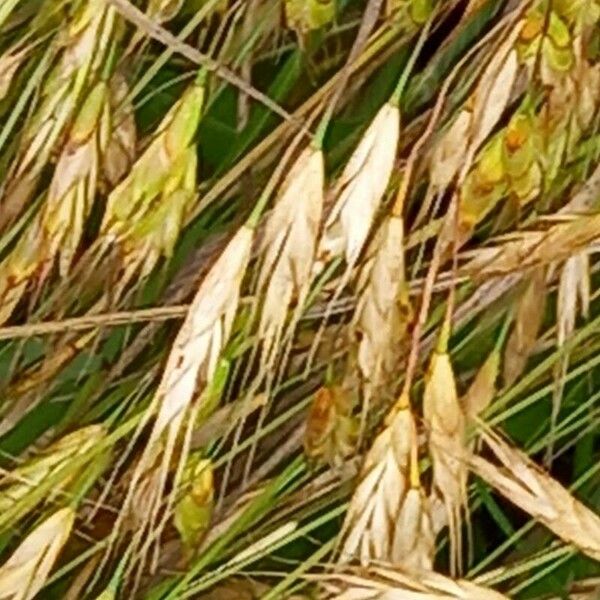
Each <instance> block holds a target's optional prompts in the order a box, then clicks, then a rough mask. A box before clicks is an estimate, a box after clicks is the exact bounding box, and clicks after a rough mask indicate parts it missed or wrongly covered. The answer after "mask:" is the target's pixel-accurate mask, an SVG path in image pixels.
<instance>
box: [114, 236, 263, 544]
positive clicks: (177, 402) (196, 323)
mask: <svg viewBox="0 0 600 600" xmlns="http://www.w3.org/2000/svg"><path fill="white" fill-rule="evenodd" d="M252 239H253V230H252V229H251V228H250V227H248V226H245V225H244V226H242V227H241V228H240V229H239V230H238V231H237V233H236V234H235V236H234V237H233V239H232V240H231V241H230V242H229V244H228V245H227V247H226V248H225V250H224V251H223V253H222V254H221V256H220V257H219V259H218V260H217V262H216V263H215V264H214V265H213V267H212V268H211V270H210V271H209V273H208V274H207V276H206V277H205V279H204V280H203V282H202V284H201V285H200V288H199V289H198V292H197V293H196V296H195V298H194V300H193V302H192V304H191V306H190V309H189V311H188V314H187V317H186V319H185V321H184V323H183V325H182V326H181V329H180V330H179V333H178V334H177V337H176V339H175V341H174V343H173V346H172V348H171V352H170V354H169V357H168V359H167V364H166V366H165V369H164V372H163V375H162V379H161V382H160V385H159V388H158V390H157V393H156V395H155V398H154V400H153V402H152V404H151V406H150V408H149V410H148V413H147V418H150V417H151V415H152V414H153V413H155V412H156V419H155V421H154V425H153V428H152V432H151V434H150V437H149V439H148V441H147V443H146V446H145V448H144V451H143V453H142V455H141V457H140V459H139V460H138V462H137V464H136V465H135V470H134V474H133V477H132V481H131V485H130V491H129V495H128V498H129V501H128V502H127V503H126V505H125V508H124V510H126V511H132V512H133V514H134V515H135V518H136V520H137V521H138V522H140V523H142V524H143V526H142V527H140V529H139V530H138V532H137V533H138V534H139V533H140V532H141V533H142V534H143V533H144V532H145V531H146V526H148V525H152V523H153V522H154V521H155V520H156V517H157V512H158V510H159V506H160V500H161V499H162V497H163V494H164V489H165V485H166V478H167V473H168V471H169V470H170V469H171V467H172V466H173V465H172V459H173V455H174V453H175V450H176V444H177V442H178V441H180V437H181V433H182V428H183V425H184V423H185V419H186V416H189V409H190V407H191V405H192V400H193V398H194V394H195V392H196V389H197V388H201V389H202V388H204V387H205V386H206V384H207V383H209V382H210V381H211V380H212V378H213V376H214V374H215V370H216V368H217V364H218V360H219V356H220V353H221V350H222V348H223V346H224V344H225V343H226V342H227V339H228V337H229V334H230V332H231V326H232V323H233V319H234V317H235V314H236V311H237V308H238V303H239V297H240V286H241V282H242V278H243V276H244V273H245V271H246V266H247V264H248V260H249V258H250V250H251V246H252ZM183 453H184V456H182V457H181V459H180V461H185V459H186V456H185V449H184V451H183Z"/></svg>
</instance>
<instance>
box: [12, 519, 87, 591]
mask: <svg viewBox="0 0 600 600" xmlns="http://www.w3.org/2000/svg"><path fill="white" fill-rule="evenodd" d="M74 521H75V511H74V510H73V509H72V508H63V509H61V510H59V511H57V512H55V513H54V514H52V515H51V516H50V517H48V518H46V519H45V520H44V521H42V522H41V523H40V524H39V525H38V526H37V527H35V529H33V531H31V533H29V535H27V537H26V538H25V539H24V540H23V541H22V542H21V544H20V545H19V546H18V547H17V549H16V550H15V551H14V552H13V553H12V554H11V556H10V558H9V559H8V560H7V561H6V562H5V563H4V564H3V565H2V566H1V567H0V598H10V599H11V600H32V599H33V598H34V597H35V596H36V595H37V594H38V592H39V591H40V590H41V589H42V588H43V587H44V585H45V583H46V580H47V579H48V575H49V574H50V571H51V570H52V567H53V566H54V563H55V562H56V559H57V558H58V555H59V554H60V551H61V550H62V548H63V546H64V545H65V543H66V541H67V539H68V538H69V535H70V534H71V529H72V527H73V523H74Z"/></svg>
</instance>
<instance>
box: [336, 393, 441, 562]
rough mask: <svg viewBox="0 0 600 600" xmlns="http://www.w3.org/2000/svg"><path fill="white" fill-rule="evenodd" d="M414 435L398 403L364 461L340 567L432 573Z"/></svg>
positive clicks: (428, 524) (430, 540)
mask: <svg viewBox="0 0 600 600" xmlns="http://www.w3.org/2000/svg"><path fill="white" fill-rule="evenodd" d="M416 435H417V433H416V428H415V422H414V419H413V416H412V413H411V411H410V407H409V406H408V403H407V402H406V401H404V400H401V401H399V403H398V406H397V407H396V408H395V409H394V410H393V411H392V413H390V415H389V417H388V423H387V425H386V428H385V429H384V430H383V431H382V432H381V433H380V434H379V435H378V436H377V438H375V441H374V442H373V445H372V446H371V449H370V450H369V452H368V454H367V457H366V459H365V464H364V467H363V469H362V473H361V477H360V482H359V484H358V486H357V488H356V490H355V492H354V495H353V496H352V500H351V502H350V507H349V508H348V513H347V515H346V520H345V523H344V527H343V528H342V534H341V535H342V546H341V551H340V559H339V560H340V562H341V563H347V562H349V561H351V560H353V559H358V560H360V562H361V564H363V565H365V566H366V565H369V564H370V563H372V562H373V561H386V562H389V563H391V564H393V565H396V566H402V567H404V568H407V569H430V568H431V565H432V560H433V554H434V536H433V532H432V529H431V522H430V516H429V508H428V503H427V499H426V498H425V496H424V494H423V490H422V489H421V487H420V484H419V476H418V464H417V459H416V443H417V442H416Z"/></svg>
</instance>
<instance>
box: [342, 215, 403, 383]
mask: <svg viewBox="0 0 600 600" xmlns="http://www.w3.org/2000/svg"><path fill="white" fill-rule="evenodd" d="M374 246H375V249H374V255H373V257H372V259H371V261H370V262H368V263H367V264H366V265H365V267H364V274H363V279H364V280H365V281H364V282H363V283H362V285H361V286H360V287H362V289H360V290H359V301H358V305H357V307H356V312H355V317H354V322H355V327H356V331H357V333H358V334H359V345H358V365H359V368H360V371H361V374H362V377H363V380H364V381H365V383H366V386H367V388H368V390H369V393H371V392H372V391H373V390H375V389H377V388H378V387H379V386H380V385H381V384H382V383H383V382H384V380H385V378H386V376H387V375H389V373H390V372H391V371H392V370H393V368H394V361H395V358H396V357H397V350H398V342H399V341H400V338H401V337H402V334H403V330H402V329H403V328H402V326H403V317H405V315H403V314H402V304H403V305H404V307H405V308H406V307H407V306H408V293H407V286H406V279H405V273H404V225H403V219H402V218H401V217H399V216H395V215H392V216H390V217H387V218H386V219H385V221H384V223H383V225H382V227H381V230H380V231H379V235H378V236H377V237H376V239H375V240H374Z"/></svg>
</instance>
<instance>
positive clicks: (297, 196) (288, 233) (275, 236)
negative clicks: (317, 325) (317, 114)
mask: <svg viewBox="0 0 600 600" xmlns="http://www.w3.org/2000/svg"><path fill="white" fill-rule="evenodd" d="M324 177H325V175H324V165H323V152H322V151H321V150H317V149H315V148H313V147H311V146H309V147H307V148H306V149H305V150H304V151H303V152H302V153H301V154H300V156H299V157H298V159H297V160H296V162H295V163H294V165H293V166H292V168H291V170H290V172H289V173H288V175H287V176H286V178H285V180H284V182H283V184H282V186H281V191H280V193H279V197H278V200H277V203H276V204H275V207H274V209H273V211H272V213H271V215H270V216H269V218H268V220H267V223H266V226H265V233H264V238H263V240H262V242H261V248H262V252H263V253H264V258H263V263H262V265H261V271H260V275H259V281H258V289H259V290H264V292H263V293H264V302H263V306H262V314H261V319H260V324H259V335H260V337H261V338H262V339H263V352H264V362H265V364H267V365H269V364H271V362H272V360H273V358H274V357H273V355H272V354H273V350H274V349H275V348H277V346H278V343H279V340H280V338H281V336H282V333H283V329H284V326H285V321H286V318H287V315H288V312H289V309H290V306H291V304H292V302H293V301H294V302H296V306H297V309H296V311H295V312H296V315H298V314H299V311H301V310H302V308H303V305H304V301H305V299H306V296H307V294H308V291H309V288H310V283H311V271H312V267H313V261H314V255H315V248H316V243H317V236H318V233H319V225H320V222H321V213H322V209H323V187H324ZM296 318H297V317H296ZM292 326H293V323H292Z"/></svg>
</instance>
